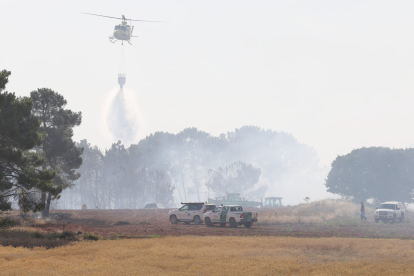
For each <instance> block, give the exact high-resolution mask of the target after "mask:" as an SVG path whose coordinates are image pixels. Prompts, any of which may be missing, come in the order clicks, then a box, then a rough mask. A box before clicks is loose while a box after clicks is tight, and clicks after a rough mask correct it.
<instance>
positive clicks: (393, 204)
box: [375, 201, 405, 223]
mask: <svg viewBox="0 0 414 276" xmlns="http://www.w3.org/2000/svg"><path fill="white" fill-rule="evenodd" d="M404 213H405V206H404V203H402V202H398V201H388V202H384V203H381V205H380V207H378V208H377V210H375V222H378V221H380V220H382V221H391V222H392V223H394V222H395V220H397V219H398V220H399V221H400V222H403V221H404Z"/></svg>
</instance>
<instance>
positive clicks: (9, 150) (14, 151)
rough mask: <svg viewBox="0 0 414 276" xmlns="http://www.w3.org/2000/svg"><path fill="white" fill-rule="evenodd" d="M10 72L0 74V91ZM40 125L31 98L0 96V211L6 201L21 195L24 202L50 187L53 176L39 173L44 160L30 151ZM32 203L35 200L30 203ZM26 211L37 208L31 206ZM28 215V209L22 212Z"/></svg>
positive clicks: (36, 142) (48, 172)
mask: <svg viewBox="0 0 414 276" xmlns="http://www.w3.org/2000/svg"><path fill="white" fill-rule="evenodd" d="M9 76H10V72H8V71H6V70H3V71H1V72H0V91H3V90H4V89H5V87H6V84H7V82H8V77H9ZM39 126H40V122H39V120H38V118H37V117H36V116H33V114H32V101H31V99H30V98H27V97H23V98H18V97H16V95H15V94H14V93H9V92H7V91H5V92H0V192H1V195H0V201H1V202H0V209H1V210H4V209H8V208H10V204H9V203H8V202H7V198H8V197H10V196H16V197H17V196H19V195H21V194H22V192H23V193H24V198H25V199H26V201H27V200H28V199H30V200H32V199H33V198H31V197H30V196H29V195H27V194H26V193H28V192H29V191H30V190H31V189H33V188H39V189H48V188H50V187H52V185H53V178H54V177H55V173H54V172H53V171H52V170H46V169H44V170H40V169H38V168H39V167H41V166H42V164H43V162H44V158H43V157H42V156H40V155H39V154H38V153H36V152H35V151H32V150H31V149H32V148H33V147H35V146H39V145H40V144H41V143H42V135H41V134H40V133H39V132H38V130H39ZM33 200H34V199H33ZM24 206H31V207H30V208H29V209H37V208H39V206H40V205H39V204H36V203H33V202H32V203H31V204H25V205H24ZM25 209H26V210H25V211H27V209H28V208H25Z"/></svg>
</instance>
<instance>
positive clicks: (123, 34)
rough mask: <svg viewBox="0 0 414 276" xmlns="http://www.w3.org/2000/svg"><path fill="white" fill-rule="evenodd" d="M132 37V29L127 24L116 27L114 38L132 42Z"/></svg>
mask: <svg viewBox="0 0 414 276" xmlns="http://www.w3.org/2000/svg"><path fill="white" fill-rule="evenodd" d="M131 36H132V28H131V27H130V26H129V25H126V24H119V25H116V26H115V29H114V36H113V38H115V39H118V40H127V41H128V40H130V39H131Z"/></svg>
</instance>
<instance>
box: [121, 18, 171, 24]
mask: <svg viewBox="0 0 414 276" xmlns="http://www.w3.org/2000/svg"><path fill="white" fill-rule="evenodd" d="M126 20H130V21H142V22H165V23H168V22H167V21H151V20H137V19H129V18H126Z"/></svg>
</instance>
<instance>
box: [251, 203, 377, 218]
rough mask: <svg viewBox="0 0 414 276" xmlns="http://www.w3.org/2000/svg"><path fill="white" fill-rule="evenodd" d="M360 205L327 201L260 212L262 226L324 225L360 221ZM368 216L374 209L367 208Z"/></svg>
mask: <svg viewBox="0 0 414 276" xmlns="http://www.w3.org/2000/svg"><path fill="white" fill-rule="evenodd" d="M360 208H361V206H360V205H359V204H355V203H352V202H350V201H345V200H334V199H326V200H321V201H315V202H312V203H307V204H306V203H305V204H299V205H296V206H292V207H280V208H264V209H263V210H260V215H259V223H260V224H285V223H291V224H293V223H322V222H326V221H333V220H344V219H345V220H346V219H359V218H360V214H361V212H360ZM365 208H366V215H367V216H368V217H369V216H370V214H373V213H374V209H373V208H370V207H367V206H365Z"/></svg>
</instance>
